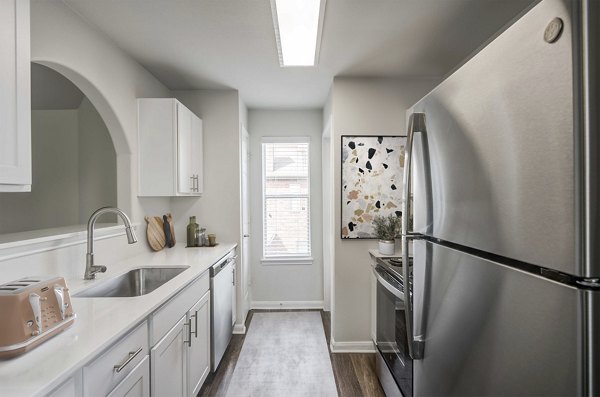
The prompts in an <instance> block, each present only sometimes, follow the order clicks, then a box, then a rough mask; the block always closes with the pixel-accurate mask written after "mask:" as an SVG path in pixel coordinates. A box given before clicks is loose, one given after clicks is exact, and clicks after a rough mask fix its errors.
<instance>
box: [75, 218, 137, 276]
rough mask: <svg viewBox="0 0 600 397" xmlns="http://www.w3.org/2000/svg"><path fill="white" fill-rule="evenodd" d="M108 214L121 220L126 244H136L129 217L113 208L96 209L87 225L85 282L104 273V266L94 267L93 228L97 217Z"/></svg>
mask: <svg viewBox="0 0 600 397" xmlns="http://www.w3.org/2000/svg"><path fill="white" fill-rule="evenodd" d="M108 212H112V213H115V214H117V215H119V216H120V217H121V219H122V220H123V223H125V233H126V234H127V242H129V244H133V243H137V237H136V235H135V230H133V226H131V221H130V220H129V217H128V216H127V215H126V214H125V213H124V212H123V211H121V210H120V209H118V208H113V207H103V208H100V209H97V210H96V211H95V212H94V213H93V214H92V216H90V219H89V220H88V223H87V254H86V255H85V276H84V277H83V278H84V279H85V280H93V279H95V278H96V273H104V272H105V271H106V266H102V265H94V227H95V226H96V220H97V219H98V217H99V216H100V215H102V214H106V213H108Z"/></svg>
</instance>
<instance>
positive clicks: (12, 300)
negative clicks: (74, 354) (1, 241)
mask: <svg viewBox="0 0 600 397" xmlns="http://www.w3.org/2000/svg"><path fill="white" fill-rule="evenodd" d="M0 318H2V319H3V321H2V326H1V327H0V358H10V357H14V356H17V355H19V354H22V353H25V352H27V351H29V350H31V349H33V348H34V347H35V346H37V345H39V344H40V343H42V342H44V341H46V340H47V339H49V338H51V337H52V336H54V335H56V334H58V333H59V332H61V331H62V330H64V329H65V328H67V327H69V326H70V325H71V324H73V322H74V321H75V313H74V312H73V307H72V306H71V297H70V295H69V289H68V288H67V285H66V284H65V280H64V279H63V278H62V277H48V276H46V277H26V278H23V279H20V280H16V281H12V282H10V283H6V284H2V285H0Z"/></svg>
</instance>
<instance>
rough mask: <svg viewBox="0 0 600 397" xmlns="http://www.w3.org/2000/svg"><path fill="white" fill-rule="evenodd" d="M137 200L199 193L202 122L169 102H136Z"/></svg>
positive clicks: (175, 103)
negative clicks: (138, 178) (137, 144)
mask: <svg viewBox="0 0 600 397" xmlns="http://www.w3.org/2000/svg"><path fill="white" fill-rule="evenodd" d="M138 141H139V175H140V181H139V196H199V195H200V194H201V193H202V186H203V183H202V157H203V155H202V120H201V119H200V118H198V116H196V115H195V114H194V113H192V112H191V111H190V110H189V109H188V108H186V107H185V106H184V105H183V104H182V103H181V102H179V101H177V100H176V99H173V98H142V99H138Z"/></svg>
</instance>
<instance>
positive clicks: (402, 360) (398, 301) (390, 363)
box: [373, 266, 413, 397]
mask: <svg viewBox="0 0 600 397" xmlns="http://www.w3.org/2000/svg"><path fill="white" fill-rule="evenodd" d="M373 271H374V272H375V277H376V278H377V329H376V337H377V340H376V341H375V344H376V345H377V350H379V353H380V354H381V357H382V358H383V361H384V362H385V364H386V365H387V367H388V369H389V370H390V372H391V375H392V377H393V378H394V380H395V382H396V384H397V385H398V387H399V389H400V391H401V392H402V395H403V396H404V397H409V396H412V395H413V392H412V388H413V387H412V384H413V367H412V359H411V358H410V356H409V354H408V339H407V335H406V317H405V314H404V288H403V283H402V281H401V280H399V279H397V278H395V277H394V276H392V275H391V274H390V273H388V272H387V271H386V270H385V269H384V268H383V267H381V266H375V267H374V268H373Z"/></svg>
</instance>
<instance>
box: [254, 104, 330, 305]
mask: <svg viewBox="0 0 600 397" xmlns="http://www.w3.org/2000/svg"><path fill="white" fill-rule="evenodd" d="M322 117H323V112H322V110H320V109H319V110H254V109H250V111H249V115H248V126H249V128H248V130H249V133H250V154H251V156H250V200H251V203H252V206H251V210H250V214H251V233H250V235H251V236H252V237H251V272H252V275H251V279H252V300H253V302H254V304H259V305H260V304H263V305H264V304H268V302H283V303H284V305H285V304H286V302H287V303H288V304H290V302H296V304H298V302H312V303H313V304H316V305H319V304H322V301H323V243H322V242H323V230H322V225H323V220H322V185H321V133H322V129H323V120H322ZM264 136H271V137H273V136H308V137H310V194H311V200H310V208H311V219H310V221H311V233H312V235H311V240H312V241H311V246H312V256H313V259H314V262H313V264H312V265H271V264H269V265H262V264H261V263H260V259H261V256H262V236H263V233H262V205H261V203H262V161H261V156H262V147H261V138H262V137H264ZM261 302H262V303H261ZM292 305H294V304H293V303H292ZM299 305H300V306H301V305H302V304H301V303H300V304H299Z"/></svg>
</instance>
